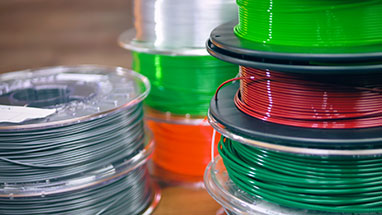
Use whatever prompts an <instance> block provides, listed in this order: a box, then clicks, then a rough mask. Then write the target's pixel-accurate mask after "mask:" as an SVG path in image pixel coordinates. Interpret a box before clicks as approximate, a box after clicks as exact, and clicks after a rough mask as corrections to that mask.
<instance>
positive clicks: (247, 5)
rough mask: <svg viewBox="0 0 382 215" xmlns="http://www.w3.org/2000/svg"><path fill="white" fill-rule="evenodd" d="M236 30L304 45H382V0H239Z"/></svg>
mask: <svg viewBox="0 0 382 215" xmlns="http://www.w3.org/2000/svg"><path fill="white" fill-rule="evenodd" d="M237 4H238V6H239V24H238V25H237V26H236V27H235V29H234V31H235V34H236V35H237V36H239V37H241V38H244V39H247V40H250V41H254V42H257V43H264V44H272V45H285V46H300V47H348V46H355V47H358V46H369V45H378V46H381V47H382V21H381V20H382V0H314V1H312V0H287V1H286V0H237Z"/></svg>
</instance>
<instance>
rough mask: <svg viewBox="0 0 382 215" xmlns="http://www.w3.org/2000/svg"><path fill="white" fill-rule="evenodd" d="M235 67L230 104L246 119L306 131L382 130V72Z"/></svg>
mask: <svg viewBox="0 0 382 215" xmlns="http://www.w3.org/2000/svg"><path fill="white" fill-rule="evenodd" d="M240 68H241V69H240V72H241V79H242V80H241V87H240V90H239V91H238V93H237V94H236V96H235V104H236V107H237V108H238V109H239V110H241V111H242V112H244V113H246V114H247V115H250V116H252V117H255V118H257V119H261V120H264V121H268V122H273V123H279V124H283V125H289V126H299V127H307V128H326V129H329V128H330V129H346V128H369V127H378V126H382V81H381V80H382V74H378V73H375V74H348V75H342V74H341V75H323V74H293V73H292V74H288V73H282V72H277V71H269V70H258V69H254V68H249V67H243V66H242V67H240ZM291 101H293V102H291Z"/></svg>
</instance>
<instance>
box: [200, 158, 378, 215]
mask: <svg viewBox="0 0 382 215" xmlns="http://www.w3.org/2000/svg"><path fill="white" fill-rule="evenodd" d="M204 184H205V186H206V189H207V191H208V193H209V194H210V195H211V196H212V197H213V198H214V199H215V200H216V201H217V202H218V203H219V204H220V205H222V206H223V208H224V210H225V211H226V213H227V214H228V215H380V214H382V213H362V214H359V213H358V214H357V213H332V212H324V211H312V210H304V209H296V208H289V207H284V206H280V205H277V204H273V203H270V202H267V201H264V200H261V199H258V198H256V197H254V196H251V195H249V194H248V193H246V192H245V191H243V190H241V189H240V188H238V187H237V186H236V185H235V184H234V183H233V182H232V180H231V179H230V178H229V176H228V173H227V170H226V168H225V166H224V163H223V159H222V158H221V157H220V156H217V157H215V159H214V160H213V161H211V162H210V164H209V165H208V166H207V168H206V172H205V174H204Z"/></svg>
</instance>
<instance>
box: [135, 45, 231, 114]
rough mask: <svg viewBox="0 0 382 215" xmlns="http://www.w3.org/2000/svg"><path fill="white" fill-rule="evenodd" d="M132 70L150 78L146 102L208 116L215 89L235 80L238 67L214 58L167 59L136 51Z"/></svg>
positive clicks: (168, 108)
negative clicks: (231, 79)
mask: <svg viewBox="0 0 382 215" xmlns="http://www.w3.org/2000/svg"><path fill="white" fill-rule="evenodd" d="M133 59H134V61H133V69H134V70H135V71H136V72H139V73H141V74H142V75H144V76H146V77H148V78H149V80H150V82H151V92H150V95H149V96H148V98H147V99H146V100H145V102H146V104H147V105H148V106H150V107H151V108H154V109H156V110H159V111H162V112H171V113H173V114H179V115H185V114H190V115H193V116H206V115H207V110H208V106H209V102H210V100H211V98H212V96H213V95H214V94H215V90H216V88H217V87H218V86H219V85H220V84H221V83H222V82H224V81H225V80H227V79H230V78H233V77H235V75H236V74H237V72H238V67H237V66H236V65H232V64H229V63H225V62H222V61H220V60H217V59H215V58H214V57H212V56H166V55H155V54H146V53H138V52H133Z"/></svg>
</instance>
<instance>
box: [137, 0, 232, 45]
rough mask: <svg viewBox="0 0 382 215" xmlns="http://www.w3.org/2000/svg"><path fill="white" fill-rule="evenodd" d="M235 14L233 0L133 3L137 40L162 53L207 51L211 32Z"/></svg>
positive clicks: (169, 0) (141, 0)
mask: <svg viewBox="0 0 382 215" xmlns="http://www.w3.org/2000/svg"><path fill="white" fill-rule="evenodd" d="M236 14H237V7H236V5H235V1H234V0H209V1H204V0H193V1H189V0H134V17H135V22H134V26H135V29H136V39H135V40H136V41H137V43H140V42H143V43H149V44H152V46H153V47H156V48H160V49H195V48H204V46H205V42H206V39H207V38H208V36H209V34H210V31H211V30H212V29H213V28H214V27H215V26H217V25H220V24H222V23H225V22H229V21H231V20H233V19H234V18H236Z"/></svg>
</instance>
